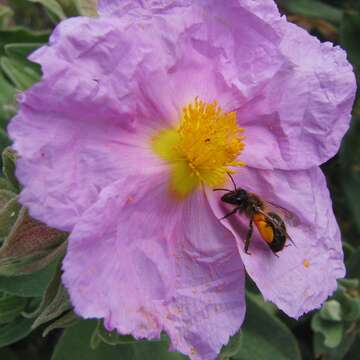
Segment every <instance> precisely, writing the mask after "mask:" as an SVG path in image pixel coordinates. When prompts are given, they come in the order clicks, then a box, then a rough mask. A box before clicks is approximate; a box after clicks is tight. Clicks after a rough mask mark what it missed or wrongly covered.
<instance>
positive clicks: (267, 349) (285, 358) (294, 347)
mask: <svg viewBox="0 0 360 360" xmlns="http://www.w3.org/2000/svg"><path fill="white" fill-rule="evenodd" d="M233 359H238V360H264V359H266V360H289V359H292V360H300V359H301V355H300V350H299V348H298V344H297V342H296V339H295V338H294V336H293V334H292V333H291V331H290V330H289V329H288V328H287V327H286V325H285V324H284V323H283V322H282V321H280V320H279V319H278V318H277V317H275V316H273V315H271V314H270V313H269V312H268V311H266V310H264V309H263V308H262V307H260V306H259V305H258V304H257V303H256V302H255V301H254V300H253V298H252V296H251V295H250V294H247V310H246V319H245V323H244V326H243V327H242V343H241V347H240V350H239V352H238V353H237V354H236V355H235V356H234V357H233Z"/></svg>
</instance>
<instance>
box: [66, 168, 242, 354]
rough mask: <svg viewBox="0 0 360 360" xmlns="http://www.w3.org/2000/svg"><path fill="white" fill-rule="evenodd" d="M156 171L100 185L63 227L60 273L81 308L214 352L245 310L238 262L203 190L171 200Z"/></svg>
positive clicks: (131, 330)
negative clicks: (65, 243) (66, 235)
mask: <svg viewBox="0 0 360 360" xmlns="http://www.w3.org/2000/svg"><path fill="white" fill-rule="evenodd" d="M164 181H165V180H164V176H163V174H159V175H157V176H153V177H142V176H140V177H134V178H133V177H131V178H128V179H126V180H124V181H120V182H118V183H116V184H113V185H112V186H109V187H108V188H106V189H105V190H103V192H102V193H101V195H100V198H99V201H98V202H97V203H96V204H95V205H94V206H93V207H92V208H90V209H89V210H88V211H87V212H86V213H85V214H84V215H83V217H82V219H81V221H79V223H78V224H77V225H76V227H75V228H74V231H73V232H72V234H71V236H70V239H69V249H68V253H67V255H66V258H65V260H64V263H63V269H64V275H63V281H64V284H65V286H66V287H67V288H68V290H69V292H70V296H71V300H72V303H73V304H74V306H75V309H76V311H77V313H78V314H80V315H81V316H83V317H85V318H89V317H90V318H91V317H95V318H105V323H106V326H107V327H108V328H109V329H117V330H118V332H119V333H121V334H133V335H134V336H135V337H137V338H144V337H145V338H157V337H159V335H160V332H161V331H162V330H165V331H166V332H167V333H168V335H169V336H170V338H171V343H172V348H173V349H176V350H179V351H181V352H183V353H185V354H187V355H189V356H190V357H191V358H192V359H215V357H216V355H217V353H218V352H219V351H220V348H221V346H222V345H223V344H225V343H227V341H228V338H229V336H230V335H232V334H234V333H235V332H236V331H237V330H238V329H239V327H240V326H241V323H242V321H243V318H244V311H245V304H244V272H243V265H242V263H241V260H240V258H239V255H238V252H237V250H236V244H235V242H234V241H233V236H232V235H231V234H230V233H229V232H228V231H227V230H226V229H225V228H224V227H223V226H221V225H220V224H219V223H218V221H217V219H216V218H215V217H214V215H213V214H212V211H211V210H210V208H209V206H208V203H207V201H206V197H205V195H204V194H203V193H202V192H198V193H196V194H195V195H194V196H193V197H192V198H191V199H190V200H189V201H188V202H186V203H177V202H176V201H174V200H172V199H170V198H169V197H168V193H167V187H166V186H164ZM167 199H168V200H167Z"/></svg>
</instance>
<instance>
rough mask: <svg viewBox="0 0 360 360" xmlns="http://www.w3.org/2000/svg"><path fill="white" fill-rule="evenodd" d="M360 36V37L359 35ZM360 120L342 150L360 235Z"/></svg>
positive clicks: (349, 199)
mask: <svg viewBox="0 0 360 360" xmlns="http://www.w3.org/2000/svg"><path fill="white" fill-rule="evenodd" d="M359 36H360V35H359ZM359 138H360V118H356V117H355V118H353V121H352V124H351V127H350V130H349V131H348V133H347V134H346V136H345V137H344V140H343V143H342V147H341V150H340V163H341V184H342V187H343V189H344V192H345V195H346V198H347V203H348V205H349V208H350V211H351V213H350V214H351V215H352V219H353V221H354V223H355V224H356V227H357V230H358V232H359V233H360V200H359V199H360V161H359V159H360V142H359Z"/></svg>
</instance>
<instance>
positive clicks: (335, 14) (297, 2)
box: [278, 0, 343, 24]
mask: <svg viewBox="0 0 360 360" xmlns="http://www.w3.org/2000/svg"><path fill="white" fill-rule="evenodd" d="M278 2H279V4H280V6H281V7H283V8H284V9H286V10H287V11H288V12H290V13H293V14H297V15H303V16H306V17H311V18H320V19H324V20H328V21H331V22H333V23H336V24H339V23H340V22H341V20H342V17H343V12H342V10H340V9H338V8H336V7H335V6H331V5H328V4H324V3H323V2H321V1H317V0H280V1H278Z"/></svg>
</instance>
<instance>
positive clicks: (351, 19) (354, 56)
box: [340, 13, 360, 76]
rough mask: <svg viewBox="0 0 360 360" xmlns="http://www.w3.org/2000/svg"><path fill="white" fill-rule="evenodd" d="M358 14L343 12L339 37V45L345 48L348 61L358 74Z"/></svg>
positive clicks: (359, 16)
mask: <svg viewBox="0 0 360 360" xmlns="http://www.w3.org/2000/svg"><path fill="white" fill-rule="evenodd" d="M359 37H360V15H359V14H356V13H355V14H350V13H349V14H345V16H344V20H343V22H342V23H341V29H340V39H341V45H342V46H343V47H344V48H345V49H346V50H347V53H348V55H349V58H350V61H351V62H352V64H354V65H355V67H356V70H357V73H358V76H359V71H360V46H359Z"/></svg>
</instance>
